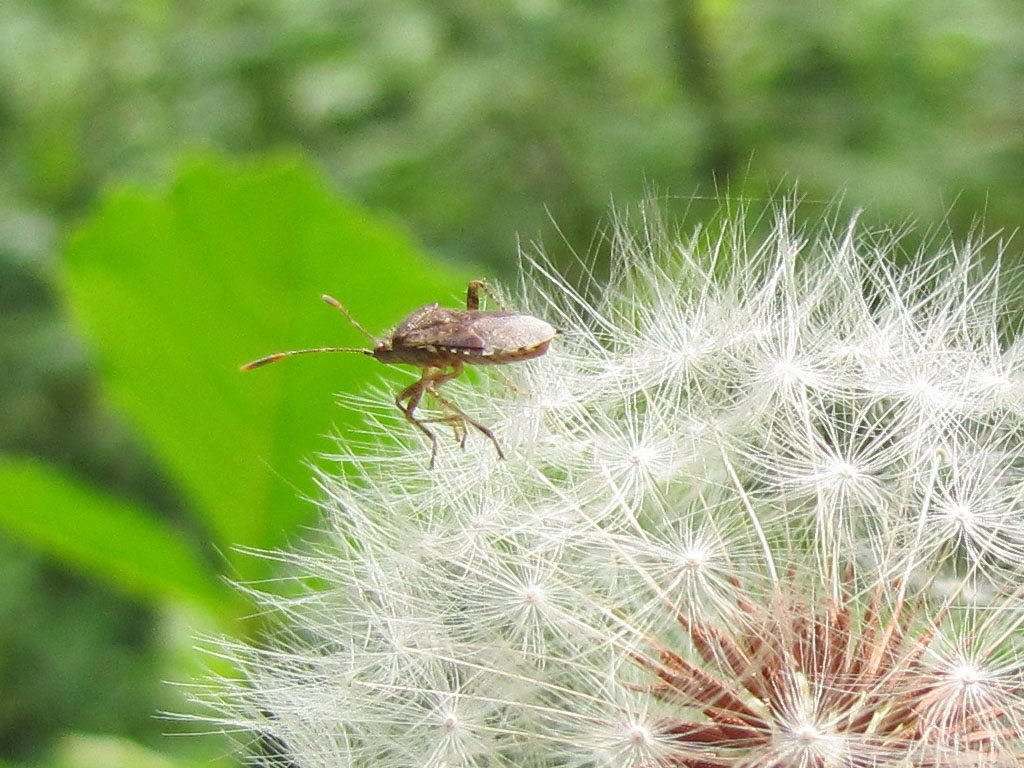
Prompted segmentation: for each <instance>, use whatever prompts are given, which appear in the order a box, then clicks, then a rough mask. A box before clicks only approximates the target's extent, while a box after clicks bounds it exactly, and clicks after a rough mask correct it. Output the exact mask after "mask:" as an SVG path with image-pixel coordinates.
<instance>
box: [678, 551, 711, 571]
mask: <svg viewBox="0 0 1024 768" xmlns="http://www.w3.org/2000/svg"><path fill="white" fill-rule="evenodd" d="M707 560H708V553H707V552H705V551H704V550H702V549H696V548H695V549H689V550H687V551H686V552H684V553H683V565H684V566H685V567H686V568H690V569H693V570H695V569H697V568H699V567H700V566H702V565H704V563H706V562H707Z"/></svg>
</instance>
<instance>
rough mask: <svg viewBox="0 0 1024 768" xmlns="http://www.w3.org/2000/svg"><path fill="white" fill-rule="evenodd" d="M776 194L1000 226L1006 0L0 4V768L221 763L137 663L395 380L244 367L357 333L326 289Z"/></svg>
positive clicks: (1012, 151)
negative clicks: (619, 216) (354, 405)
mask: <svg viewBox="0 0 1024 768" xmlns="http://www.w3.org/2000/svg"><path fill="white" fill-rule="evenodd" d="M794 185H798V187H799V191H800V194H801V195H802V196H803V197H804V200H805V202H804V206H803V207H804V211H805V213H809V214H810V215H811V216H813V215H814V214H815V213H817V212H818V211H819V210H820V211H832V210H835V209H839V210H840V211H844V212H852V211H854V210H858V209H861V208H863V209H865V210H866V212H867V213H866V214H865V220H866V221H867V222H868V223H871V222H890V223H893V224H895V225H896V226H897V227H904V226H906V225H908V223H917V224H918V232H919V234H920V235H922V236H925V235H928V233H929V232H931V231H932V230H933V229H935V228H937V229H938V230H939V232H940V233H942V232H944V231H946V230H948V231H950V232H951V234H952V235H953V236H954V237H955V236H964V235H965V234H966V233H968V232H969V231H970V229H971V227H972V226H974V225H975V224H976V221H977V219H978V217H981V218H982V219H983V223H984V228H985V230H986V231H989V232H992V231H996V230H1000V229H1002V230H1005V231H1006V232H1007V233H1009V232H1012V231H1013V230H1014V229H1015V228H1016V227H1017V226H1018V225H1019V224H1020V217H1019V212H1020V211H1021V210H1022V203H1024V6H1022V5H1021V4H1020V3H1019V2H1016V0H1013V1H1011V0H1005V1H1004V2H996V1H995V0H979V1H978V2H973V3H969V4H965V3H952V2H938V1H935V0H928V1H919V0H901V1H899V2H897V1H896V0H892V1H891V2H884V1H880V0H870V1H869V0H850V1H849V2H844V3H817V2H798V1H789V2H787V1H785V0H747V1H741V0H736V1H735V2H730V1H728V0H719V1H710V0H705V1H704V2H670V1H669V0H662V1H660V2H658V1H656V0H652V1H651V2H642V3H641V2H633V3H630V2H622V1H619V2H612V1H611V0H606V1H603V2H599V1H595V2H571V3H570V2H557V1H556V0H519V1H518V2H493V0H463V1H462V2H450V3H428V2H423V1H422V0H421V1H420V2H416V1H409V2H398V1H396V0H373V2H369V1H368V0H367V1H365V2H364V1H362V0H349V1H348V2H344V3H334V2H326V1H325V0H247V1H246V2H241V1H237V2H232V1H231V0H224V1H223V2H216V3H209V2H198V1H194V2H188V1H186V2H170V1H163V2H161V1H158V0H143V1H142V2H132V3H129V2H118V1H117V0H63V1H59V0H49V1H47V0H5V2H3V3H0V584H2V585H3V588H2V589H0V765H5V764H9V765H16V766H24V765H36V766H65V767H66V768H71V767H77V766H118V765H125V766H129V765H130V766H142V767H143V768H146V766H149V765H153V766H185V765H210V764H222V765H231V764H232V761H231V760H230V759H229V758H227V757H225V755H226V753H227V750H226V748H225V745H224V744H223V743H220V742H218V741H217V740H216V739H212V738H188V739H171V738H168V737H166V736H163V735H162V734H163V733H165V732H178V731H182V730H188V726H187V725H184V724H181V723H174V722H168V721H166V720H162V719H159V718H158V717H157V716H156V713H158V712H160V711H176V712H182V711H187V710H188V707H189V705H188V703H187V701H185V700H184V698H183V696H182V692H181V691H180V689H178V688H175V687H173V686H169V685H166V684H164V683H163V682H162V681H167V680H178V681H181V680H189V679H193V678H195V677H196V676H198V675H201V674H202V673H203V665H208V664H210V663H211V662H210V660H209V659H208V658H207V659H205V660H203V659H202V658H201V657H199V656H198V655H197V654H196V653H195V652H194V650H193V648H192V646H193V644H194V641H193V638H194V637H195V636H196V635H197V634H204V633H222V634H229V635H236V636H244V637H254V636H258V635H259V633H260V632H261V631H262V629H263V627H262V626H261V622H260V620H259V619H257V618H253V616H252V613H251V606H249V605H248V604H247V603H246V600H245V599H244V597H243V596H241V595H240V594H239V593H238V592H237V591H235V590H232V589H231V588H229V587H228V586H227V585H226V579H240V580H251V579H264V578H267V577H270V576H272V575H273V570H272V568H271V567H270V566H269V565H268V563H267V562H266V561H264V560H261V559H259V558H254V557H252V556H249V555H246V554H244V553H242V552H240V550H239V547H245V546H255V547H275V546H284V545H287V543H288V542H289V541H294V540H296V539H298V538H299V537H301V536H302V535H303V534H302V528H303V526H306V525H310V524H313V523H314V522H315V514H314V511H313V507H312V505H310V504H309V503H308V502H305V501H303V497H305V496H315V495H316V488H315V486H314V484H313V482H312V480H311V479H310V472H309V470H308V467H307V465H306V463H305V462H307V461H309V460H311V459H312V458H313V457H314V455H316V454H317V453H320V452H325V451H326V452H330V451H331V450H334V447H335V446H334V443H333V441H332V440H331V438H330V435H331V434H332V433H334V432H341V433H345V434H349V435H351V434H354V432H353V430H354V429H355V428H356V427H357V425H358V420H357V419H356V418H355V417H353V416H352V415H351V414H350V413H348V412H347V411H346V410H345V409H342V408H339V407H337V404H336V402H335V393H348V394H350V395H356V394H358V393H360V392H364V391H365V390H366V388H367V387H370V386H384V387H391V386H394V384H395V383H397V382H400V381H403V380H408V379H407V378H403V374H402V373H401V372H399V371H394V370H389V369H385V368H382V367H380V366H379V365H377V364H376V363H374V362H373V361H369V360H367V359H365V358H362V357H357V356H352V357H347V356H333V357H330V356H324V357H322V358H315V357H310V358H305V359H302V360H296V361H291V362H289V363H288V364H282V365H280V366H274V367H272V368H268V369H261V370H260V371H257V372H253V373H249V374H245V375H243V374H240V373H239V372H238V370H237V367H238V364H239V363H242V362H244V361H246V360H248V359H252V358H254V357H259V356H261V355H263V354H266V353H268V352H271V351H275V350H278V349H286V348H293V347H303V346H320V345H324V344H338V345H352V346H358V345H361V344H363V343H364V342H365V340H364V339H363V338H362V337H361V336H360V335H359V334H358V332H357V331H355V330H354V329H353V328H352V327H351V326H349V325H348V324H347V323H346V322H345V320H344V318H343V317H341V316H339V314H338V313H337V312H336V311H335V310H332V309H331V308H329V307H327V306H326V305H324V304H322V303H321V302H320V301H319V299H318V296H319V295H320V294H321V293H324V292H327V293H331V294H333V295H336V296H337V297H338V298H340V299H341V300H342V301H343V302H345V304H346V305H347V306H348V307H349V309H350V310H351V311H352V313H353V314H354V315H355V316H356V317H358V318H359V319H360V321H361V322H362V323H363V324H364V325H365V326H366V327H367V328H368V329H370V330H371V331H372V332H374V333H378V332H383V331H384V330H386V329H387V328H388V327H389V326H391V325H392V324H393V323H395V322H396V321H397V320H398V319H400V318H401V317H402V316H403V315H404V314H406V313H407V312H408V311H409V310H411V309H412V308H414V307H417V306H419V305H421V304H423V303H426V302H428V301H435V300H438V301H442V302H446V303H449V304H451V305H453V306H454V305H456V304H457V303H458V302H459V301H460V300H462V296H463V295H464V290H465V284H466V281H467V280H468V279H470V278H474V277H487V278H489V279H492V280H497V281H499V282H500V281H501V280H502V279H508V278H509V277H510V275H511V274H512V273H511V270H512V268H513V265H514V263H515V255H516V252H517V249H518V248H519V247H520V246H521V245H522V246H523V247H527V248H529V247H532V246H531V244H532V243H533V242H535V241H540V242H542V243H543V246H544V249H545V250H546V251H547V252H548V253H549V254H550V255H551V256H552V258H553V259H555V260H556V262H557V263H559V264H561V265H562V266H563V268H564V269H565V270H566V271H567V272H570V273H571V271H572V269H573V265H572V260H571V256H572V253H573V252H574V251H575V252H577V253H579V254H581V255H584V256H586V257H589V258H593V259H596V260H597V261H598V263H600V260H601V259H602V258H603V257H604V254H605V251H606V245H605V243H604V241H603V240H602V239H601V238H600V237H599V236H596V235H595V233H599V232H600V231H602V229H603V228H606V227H607V222H608V212H609V210H610V209H611V207H612V206H613V205H615V206H628V205H629V204H630V203H632V202H635V201H636V200H638V199H640V198H642V197H644V196H649V195H651V194H655V195H658V196H659V197H661V198H663V200H664V205H665V207H667V208H668V209H669V210H670V211H671V212H674V213H678V214H680V215H684V214H685V215H686V216H687V217H688V219H689V220H691V221H697V220H700V219H701V217H702V216H704V215H705V214H706V213H707V212H709V211H712V210H714V208H715V205H716V204H715V202H714V198H716V197H717V196H719V195H721V194H725V193H728V194H729V195H731V196H733V197H738V198H747V199H750V200H753V201H754V203H753V205H754V206H755V207H756V206H757V205H760V204H762V203H764V201H766V200H768V199H769V198H771V197H772V196H775V197H777V196H778V195H779V194H781V193H785V192H786V191H788V190H789V189H790V188H791V187H792V186H794ZM765 204H766V203H765ZM913 243H914V239H913V237H911V238H909V239H908V247H913ZM1011 253H1015V251H1014V249H1012V248H1011ZM381 377H387V382H390V383H386V382H382V380H381ZM364 442H367V449H370V448H372V446H371V445H369V440H368V439H365V440H364ZM320 461H321V462H325V463H326V465H327V466H330V461H329V460H320ZM221 671H224V670H221Z"/></svg>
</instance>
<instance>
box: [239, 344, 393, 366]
mask: <svg viewBox="0 0 1024 768" xmlns="http://www.w3.org/2000/svg"><path fill="white" fill-rule="evenodd" d="M313 352H358V353H359V354H361V355H370V356H372V355H373V351H372V350H369V349H355V348H351V347H317V348H316V349H292V350H289V351H287V352H275V353H274V354H272V355H267V356H266V357H261V358H260V359H259V360H253V361H252V362H251V363H246V364H245V365H243V366H242V368H241V370H243V371H251V370H252V369H253V368H259V367H260V366H261V365H267V364H269V363H276V362H277V361H278V360H280V359H281V358H284V357H291V356H292V355H308V354H311V353H313Z"/></svg>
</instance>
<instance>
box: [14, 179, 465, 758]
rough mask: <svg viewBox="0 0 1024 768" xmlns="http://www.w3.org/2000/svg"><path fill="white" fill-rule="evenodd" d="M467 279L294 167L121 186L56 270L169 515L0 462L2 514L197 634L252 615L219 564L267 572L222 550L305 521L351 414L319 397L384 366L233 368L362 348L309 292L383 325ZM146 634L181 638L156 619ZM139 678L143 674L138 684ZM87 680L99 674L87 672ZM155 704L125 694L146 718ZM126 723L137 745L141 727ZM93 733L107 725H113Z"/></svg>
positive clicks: (282, 533) (46, 549)
mask: <svg viewBox="0 0 1024 768" xmlns="http://www.w3.org/2000/svg"><path fill="white" fill-rule="evenodd" d="M466 281H467V277H466V276H465V275H459V274H457V273H456V272H455V271H454V270H445V269H442V268H441V267H440V266H437V265H433V264H430V263H429V262H428V261H427V260H426V259H425V258H424V257H423V256H422V255H421V254H420V253H419V252H418V251H417V250H416V248H415V247H414V246H413V245H412V244H411V242H410V240H409V238H408V237H407V236H405V235H403V234H402V233H401V232H400V231H398V230H397V229H396V228H395V227H394V226H392V225H389V224H387V223H385V222H383V221H381V220H378V219H375V218H373V217H371V216H370V215H369V214H368V213H367V212H366V211H364V210H363V209H362V208H360V207H359V206H358V205H356V204H354V203H351V202H346V201H342V200H340V199H338V198H337V197H336V196H333V195H332V194H331V193H330V192H329V191H328V190H327V188H326V187H325V185H324V183H323V181H322V179H321V178H320V177H319V175H318V174H317V173H316V172H315V171H313V170H312V169H311V168H310V167H309V166H308V165H307V164H305V163H302V162H298V161H294V160H287V159H281V160H275V161H269V162H261V163H258V164H248V165H235V164H228V163H224V162H222V161H218V160H213V159H201V160H194V161H192V162H191V163H189V165H188V166H187V168H186V169H185V170H184V171H183V172H182V174H181V175H180V176H179V178H178V179H177V180H176V181H175V182H174V184H173V186H172V188H171V189H170V190H169V191H168V192H166V193H162V194H157V193H152V192H146V191H142V190H139V189H134V188H121V189H120V190H118V191H117V192H116V193H114V194H112V195H109V196H107V198H106V199H105V201H104V202H103V204H102V205H101V206H100V210H99V212H98V213H97V214H96V215H95V216H94V217H93V218H91V219H90V220H89V221H88V222H87V223H86V224H84V225H83V226H82V227H80V228H79V230H78V232H77V234H76V235H75V237H74V238H73V239H72V241H71V244H70V247H69V249H68V252H67V256H66V262H65V269H64V273H63V280H62V283H63V287H64V291H65V293H66V295H67V298H68V301H69V304H70V307H71V309H72V313H73V315H74V316H75V317H76V319H77V326H78V327H79V328H80V329H81V330H82V332H83V334H84V336H85V338H86V340H87V342H88V344H89V346H90V348H91V349H92V350H93V351H94V354H95V358H96V364H97V368H98V370H99V373H100V376H101V379H102V381H103V383H104V391H105V392H106V393H107V394H108V395H109V397H110V400H111V402H112V404H113V405H114V406H116V407H117V409H118V411H119V412H120V413H122V414H124V415H125V417H126V418H127V419H128V421H129V423H130V424H131V425H132V427H134V430H135V433H136V434H137V436H138V438H139V439H140V440H141V443H142V445H143V446H144V447H145V449H146V450H147V452H148V454H149V455H150V456H151V457H152V458H153V460H154V461H155V462H156V464H157V465H158V466H159V468H160V470H161V471H162V473H163V475H164V477H165V478H166V482H167V483H168V484H170V485H171V486H172V488H173V489H174V491H175V494H176V496H177V497H178V498H180V499H181V503H180V508H178V509H177V510H175V513H176V514H174V515H171V516H169V517H168V516H165V515H161V514H160V513H159V512H158V511H156V510H150V509H147V508H146V507H144V506H142V505H140V504H137V503H132V502H129V501H125V500H123V499H121V498H119V497H118V496H116V495H114V494H112V493H111V492H109V491H105V490H102V489H101V488H99V487H97V486H95V485H94V484H91V483H88V482H86V481H84V480H82V479H81V478H79V477H76V476H74V475H73V474H71V473H70V472H68V471H66V470H59V469H57V468H56V467H54V466H52V465H50V466H48V465H45V464H43V463H42V461H41V460H39V459H30V458H25V457H21V458H14V457H8V458H3V457H0V499H2V501H0V526H2V527H3V529H4V530H5V531H6V532H7V533H8V534H11V535H13V536H15V537H18V538H19V540H21V541H23V542H25V543H27V544H29V545H31V546H32V547H34V548H36V549H37V550H39V551H41V552H43V553H46V554H47V555H49V556H50V557H52V558H54V559H56V560H59V561H62V562H64V563H66V564H68V565H70V566H72V567H74V568H76V569H78V570H80V571H81V572H83V573H87V574H89V575H91V576H92V577H94V578H97V579H100V580H102V581H103V582H104V583H106V584H107V585H108V587H109V588H111V589H114V590H116V591H120V592H122V593H124V594H125V595H127V596H130V597H132V598H134V599H136V600H140V601H142V602H144V603H145V604H147V605H149V606H152V607H153V609H154V610H157V611H166V610H176V609H177V610H180V607H181V606H183V605H188V606H189V607H190V609H191V610H192V611H194V612H197V613H198V614H200V615H201V622H200V626H201V627H205V628H213V629H217V630H219V631H222V632H229V633H235V634H240V633H246V632H251V631H254V629H255V628H256V626H254V624H255V625H258V622H254V621H253V620H252V619H248V620H244V621H243V617H244V615H245V614H246V613H247V612H250V611H251V610H252V606H248V605H246V604H244V602H243V599H242V597H241V595H239V594H236V593H235V592H234V591H233V590H231V589H230V588H229V587H228V586H227V585H226V584H225V583H224V582H223V581H221V577H220V574H223V573H229V574H230V575H231V576H232V577H233V578H236V579H242V580H263V579H266V578H269V577H272V575H273V574H272V572H271V571H270V570H269V567H270V566H269V561H268V560H265V559H262V558H256V557H252V556H251V555H249V556H246V555H241V554H239V552H238V551H237V547H240V546H248V547H259V548H261V549H268V548H273V547H278V546H283V545H284V544H286V543H287V541H288V539H289V537H292V536H294V535H295V534H296V531H297V530H298V528H299V526H300V525H301V524H304V523H305V524H310V523H312V522H313V521H314V519H315V517H314V509H313V507H312V505H311V504H309V502H308V501H305V500H304V499H303V497H305V498H309V497H312V496H315V495H316V487H315V486H314V484H313V480H312V478H311V477H310V474H311V473H310V471H309V468H308V466H307V465H306V464H305V461H306V460H307V459H308V458H310V457H311V456H313V455H314V454H315V453H316V452H318V451H320V452H323V451H328V450H330V449H331V448H333V447H334V443H333V441H332V440H331V439H330V438H329V437H328V436H327V435H326V434H325V433H326V432H327V431H328V430H329V429H330V428H331V425H332V424H334V425H336V427H337V429H339V430H342V431H345V430H351V428H352V427H353V426H355V425H356V424H357V423H358V418H357V416H356V415H355V414H354V413H353V412H352V411H348V410H342V409H338V408H337V407H335V405H334V398H333V393H334V392H336V391H339V390H340V391H354V390H356V389H358V388H359V387H358V385H357V382H358V381H360V380H362V381H364V382H365V381H366V380H367V379H368V378H375V377H377V376H379V375H380V374H382V373H384V374H390V375H391V376H392V377H393V376H394V375H395V373H394V371H389V369H384V368H380V367H379V366H377V365H376V364H374V363H372V361H369V360H367V359H366V358H365V357H362V356H358V355H353V356H323V357H320V358H318V357H310V358H304V359H302V360H299V361H294V362H292V363H291V364H290V365H280V366H274V367H272V368H268V369H266V370H260V371H258V372H254V373H250V374H245V375H243V374H242V373H241V372H240V371H239V370H238V366H239V363H242V362H245V361H246V360H248V359H251V358H254V357H257V356H260V355H261V354H265V353H266V352H269V351H275V350H277V349H280V348H283V347H285V346H289V345H290V346H296V345H297V346H318V345H323V344H324V343H330V339H332V338H336V339H340V340H341V343H349V344H351V345H353V346H357V347H359V346H365V345H366V344H367V340H366V339H365V338H364V337H362V336H361V335H360V334H359V332H358V331H357V330H356V329H354V328H353V327H352V326H351V325H350V324H349V323H348V322H347V321H346V320H345V319H344V318H343V317H342V316H341V315H340V314H339V313H337V312H336V311H335V310H334V309H332V308H331V307H328V306H327V305H325V304H323V303H322V302H320V301H319V300H318V296H319V294H320V292H321V291H323V290H325V289H329V290H331V291H332V292H336V293H338V294H339V295H342V296H344V297H345V299H346V302H347V303H348V306H349V307H350V309H351V311H352V312H354V313H356V315H357V316H359V317H360V318H362V320H363V322H364V323H365V324H366V325H367V326H369V327H370V328H383V327H386V324H387V323H389V322H393V321H394V319H395V318H400V317H402V316H403V315H404V314H406V313H407V312H408V311H409V310H410V309H411V308H413V307H415V306H418V305H419V304H420V303H425V302H426V301H427V300H428V299H431V298H442V299H445V300H448V298H449V297H451V294H452V293H453V291H452V289H453V287H454V286H464V285H465V284H466ZM179 516H180V517H181V518H184V519H185V520H186V521H187V525H181V524H180V522H181V521H179V520H178V517H179ZM185 631H186V632H188V631H189V630H185ZM163 639H164V640H165V641H167V642H170V643H172V644H173V643H178V644H183V643H187V642H189V639H188V635H187V634H185V635H181V634H177V635H176V634H175V633H174V632H173V631H171V630H169V631H168V632H167V633H166V634H164V635H163ZM66 651H67V649H66V648H62V649H61V650H60V651H59V652H56V653H54V658H55V659H63V658H66V657H67V655H68V654H67V652H66ZM100 660H101V659H100V657H99V656H96V657H94V659H85V660H80V663H82V664H83V667H84V668H88V665H89V664H90V663H91V662H92V661H95V662H99V661H100ZM152 661H153V663H154V666H157V665H158V661H159V660H157V659H153V660H152ZM170 669H171V670H173V671H169V670H168V669H167V668H165V669H163V670H161V672H162V674H163V675H164V676H169V677H171V678H172V679H173V678H175V677H177V678H179V679H182V678H183V677H184V678H185V679H187V677H188V676H190V675H194V674H196V673H197V672H198V670H197V668H196V666H195V662H194V661H193V662H192V664H191V665H190V666H189V668H188V669H187V670H184V669H181V668H174V667H173V666H172V667H171V668H170ZM11 671H12V672H13V671H14V669H13V668H11ZM94 672H100V670H94ZM117 672H121V673H128V672H130V670H125V669H122V670H118V671H117ZM117 672H115V677H116V674H117ZM135 672H136V673H137V672H138V670H135ZM156 677H157V672H156V670H155V669H154V670H153V672H152V673H151V674H150V675H149V676H148V679H153V680H155V679H156ZM10 682H11V684H16V683H17V680H16V679H11V680H10ZM93 684H94V685H99V686H102V685H105V684H107V682H106V679H105V675H104V674H100V675H99V676H98V677H96V678H95V679H94V682H93ZM150 696H152V691H150ZM164 698H166V697H164ZM159 700H160V698H158V697H153V698H148V699H146V698H144V699H143V700H141V701H136V702H135V706H136V707H137V708H138V710H139V711H141V712H142V713H144V715H143V718H142V720H143V721H144V722H145V721H146V720H148V719H149V717H150V714H151V713H153V712H154V711H155V710H156V709H157V702H158V701H159ZM89 703H90V702H89V701H88V700H87V701H86V702H83V704H84V705H85V706H89ZM177 704H178V707H179V709H180V707H181V706H183V705H182V703H181V702H177ZM12 719H13V718H12ZM102 723H103V719H102V718H101V719H99V720H96V719H95V718H92V719H87V720H86V722H85V725H88V726H90V727H92V728H99V727H101V725H102ZM124 725H127V726H128V728H127V732H128V734H129V735H131V736H134V737H137V738H138V737H140V736H144V735H147V734H148V731H149V730H150V729H149V728H146V727H142V728H140V727H139V723H138V722H135V724H134V727H132V724H131V723H124ZM106 727H107V728H110V729H111V730H114V731H116V730H118V728H117V718H116V717H115V718H114V721H113V722H110V721H108V722H107V725H106ZM148 735H150V736H152V735H153V734H148ZM90 743H92V742H90ZM102 743H103V744H106V742H102ZM14 746H15V747H17V746H18V745H14ZM58 763H59V761H58Z"/></svg>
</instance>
